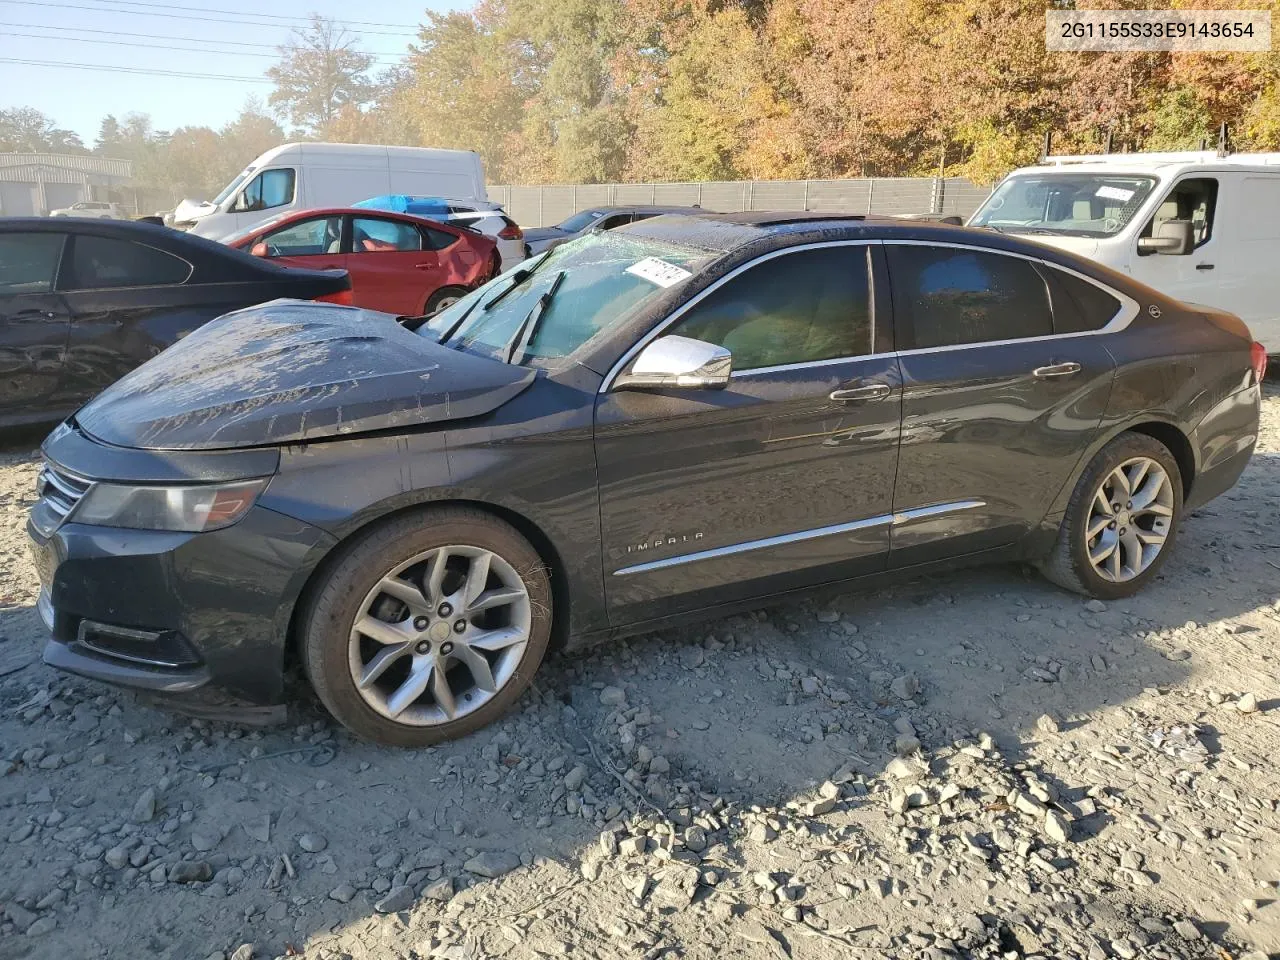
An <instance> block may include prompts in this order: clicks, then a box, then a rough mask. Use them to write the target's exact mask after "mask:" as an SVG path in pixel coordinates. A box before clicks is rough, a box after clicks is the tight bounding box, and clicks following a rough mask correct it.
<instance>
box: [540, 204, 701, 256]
mask: <svg viewBox="0 0 1280 960" xmlns="http://www.w3.org/2000/svg"><path fill="white" fill-rule="evenodd" d="M702 212H703V211H702V210H701V209H699V208H698V207H655V206H641V207H592V208H591V209H590V210H581V211H579V212H578V213H575V214H574V215H573V216H572V217H569V218H568V219H567V220H563V221H561V222H560V223H557V224H556V225H555V226H554V227H537V228H535V229H533V230H526V231H525V232H524V241H525V247H526V248H527V250H528V252H529V256H533V255H534V254H535V253H543V252H545V251H547V250H550V249H552V248H553V247H558V246H559V245H560V244H562V243H565V242H566V241H568V240H572V239H573V238H574V237H580V236H582V234H584V233H590V232H591V231H592V230H614V229H616V228H618V227H625V226H626V225H627V224H629V223H636V222H637V221H640V220H648V219H649V218H650V217H657V216H661V215H663V214H693V215H697V214H700V213H702Z"/></svg>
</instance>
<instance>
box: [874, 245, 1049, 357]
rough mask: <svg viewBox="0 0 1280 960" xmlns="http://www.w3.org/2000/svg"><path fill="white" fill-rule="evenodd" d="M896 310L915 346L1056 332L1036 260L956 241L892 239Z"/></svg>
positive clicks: (902, 332)
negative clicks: (935, 243) (955, 244)
mask: <svg viewBox="0 0 1280 960" xmlns="http://www.w3.org/2000/svg"><path fill="white" fill-rule="evenodd" d="M886 252H887V253H888V257H889V273H890V276H891V278H892V280H893V312H894V318H895V320H896V321H897V324H898V330H899V339H900V341H902V342H905V343H906V344H907V346H908V347H909V348H923V347H950V346H959V345H962V344H969V343H984V342H988V341H993V340H1021V339H1025V338H1027V337H1043V336H1048V335H1050V334H1052V333H1053V319H1052V314H1051V313H1050V310H1049V296H1048V292H1047V290H1046V288H1045V282H1044V280H1043V279H1041V277H1040V274H1039V273H1037V272H1036V269H1035V267H1033V266H1032V265H1031V263H1030V261H1027V260H1022V259H1019V258H1017V257H1008V256H1002V255H1000V254H995V253H980V252H977V251H974V250H966V249H961V248H956V247H934V246H927V245H925V246H914V245H903V244H888V245H887V246H886Z"/></svg>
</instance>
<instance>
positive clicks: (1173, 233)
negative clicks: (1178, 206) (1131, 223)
mask: <svg viewBox="0 0 1280 960" xmlns="http://www.w3.org/2000/svg"><path fill="white" fill-rule="evenodd" d="M1195 245H1196V229H1195V225H1194V224H1193V223H1192V222H1191V221H1190V220H1166V221H1165V222H1164V223H1162V224H1160V226H1158V227H1156V231H1155V234H1154V235H1153V236H1150V237H1141V238H1139V240H1138V252H1139V253H1162V254H1164V255H1165V256H1171V257H1185V256H1186V255H1187V254H1189V253H1190V252H1191V251H1192V249H1193V248H1194V247H1195Z"/></svg>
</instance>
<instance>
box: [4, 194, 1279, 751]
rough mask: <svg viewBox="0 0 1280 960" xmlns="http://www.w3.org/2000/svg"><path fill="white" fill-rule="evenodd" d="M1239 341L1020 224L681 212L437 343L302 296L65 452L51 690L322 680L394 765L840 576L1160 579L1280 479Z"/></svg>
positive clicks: (49, 523)
mask: <svg viewBox="0 0 1280 960" xmlns="http://www.w3.org/2000/svg"><path fill="white" fill-rule="evenodd" d="M1265 366H1266V355H1265V353H1263V352H1262V349H1261V347H1260V346H1259V345H1258V344H1257V343H1254V342H1253V341H1252V338H1251V337H1250V335H1249V331H1248V330H1247V329H1246V328H1245V326H1244V324H1243V323H1241V322H1240V320H1238V319H1237V318H1236V317H1234V316H1231V315H1230V314H1226V313H1222V312H1219V311H1214V310H1210V309H1208V308H1204V307H1198V306H1191V305H1187V304H1182V303H1179V302H1177V301H1176V300H1172V299H1171V298H1169V297H1166V296H1163V295H1161V294H1159V293H1157V292H1156V291H1154V290H1151V289H1150V288H1148V287H1145V286H1143V285H1141V284H1138V283H1135V282H1134V281H1132V280H1131V279H1129V278H1128V277H1126V276H1123V275H1121V274H1119V273H1115V272H1113V271H1110V270H1108V269H1106V268H1104V267H1101V266H1098V265H1097V264H1094V263H1091V262H1089V261H1086V260H1083V259H1079V258H1076V257H1074V256H1071V255H1069V254H1066V253H1064V252H1062V251H1059V250H1054V249H1051V248H1049V247H1044V246H1040V245H1038V244H1035V243H1032V242H1029V241H1027V240H1022V239H1018V238H1016V237H1011V236H1005V235H1001V234H998V233H993V232H990V231H980V230H966V229H964V228H960V227H949V226H945V225H939V224H931V223H923V222H919V223H912V222H907V221H901V220H871V219H867V220H863V219H859V218H848V217H845V218H823V217H817V216H802V215H787V214H775V215H768V214H752V215H740V216H716V215H711V214H707V215H703V216H698V217H658V218H655V219H651V220H648V221H646V222H644V223H638V224H633V225H631V226H628V227H624V228H622V229H620V230H616V231H612V232H610V233H593V234H589V235H587V236H584V237H581V238H579V239H577V240H574V241H572V242H570V243H567V244H565V245H563V246H561V247H558V248H556V249H555V250H552V251H550V252H549V253H546V254H543V255H542V256H540V257H539V258H537V259H536V260H533V261H530V262H527V263H526V264H523V265H522V266H521V267H520V268H518V269H516V270H513V271H511V272H509V273H506V274H504V275H502V276H501V277H498V278H497V279H495V280H493V281H492V282H491V283H489V284H488V285H486V286H485V287H482V288H481V289H479V290H478V291H475V292H473V293H471V294H469V295H468V296H466V297H464V298H463V299H462V300H460V301H458V302H457V303H456V304H454V305H453V306H451V307H449V308H447V309H445V310H444V311H442V312H441V313H439V314H436V315H435V316H434V317H433V318H431V320H430V321H429V322H428V323H427V324H426V325H425V326H423V327H421V328H420V329H418V330H417V331H410V330H408V329H406V328H405V327H404V326H401V325H399V324H397V323H396V322H395V321H394V320H393V319H391V318H389V317H385V316H382V315H377V314H369V313H366V312H364V311H360V310H356V309H351V308H343V307H336V306H325V305H318V304H302V303H276V304H268V305H265V306H263V307H260V308H257V309H253V310H246V311H241V312H239V313H236V314H233V315H230V316H228V317H224V318H222V319H221V320H217V321H215V322H214V323H212V324H209V325H207V326H205V327H203V328H201V329H200V330H198V331H196V332H195V333H193V334H191V335H190V336H189V337H187V338H186V339H184V340H182V341H180V342H179V343H178V344H177V345H176V346H174V347H171V348H170V349H169V350H167V351H166V352H165V353H163V354H161V355H160V356H159V357H157V358H156V359H154V360H152V361H150V362H149V363H147V364H145V365H144V366H143V367H141V368H140V369H138V370H136V371H134V372H133V373H132V374H130V375H128V376H127V377H125V378H124V379H123V380H122V381H120V382H119V383H117V384H116V385H115V386H113V387H111V388H109V389H108V390H107V391H106V392H105V393H103V394H102V395H101V396H100V397H98V398H97V399H96V400H95V401H93V402H92V403H90V404H89V405H88V406H86V407H85V408H83V409H82V410H81V411H79V412H78V413H77V414H76V415H75V416H74V417H73V418H71V419H70V420H68V421H67V422H66V423H65V424H63V425H62V426H61V427H59V428H58V430H57V431H56V432H55V433H54V434H53V435H52V436H50V437H49V439H48V440H47V441H46V443H45V446H44V455H45V459H46V463H45V466H44V469H43V471H42V473H41V475H40V494H41V498H40V500H39V502H38V503H37V504H36V505H35V506H34V507H33V508H32V511H31V518H30V523H29V527H28V530H29V533H30V536H31V540H32V543H33V545H34V556H35V560H36V565H37V568H38V570H39V573H40V577H41V581H42V583H43V591H42V593H41V595H40V601H39V609H40V612H41V614H42V616H43V617H44V618H45V622H46V623H47V624H48V626H49V629H50V631H51V633H52V639H51V641H50V642H49V644H48V645H47V646H46V648H45V653H44V657H45V660H46V662H48V663H50V664H53V665H54V666H56V667H60V668H62V669H65V670H69V671H71V672H74V673H78V674H82V675H85V676H90V677H97V678H99V679H102V680H107V681H112V682H116V683H122V684H129V685H133V686H138V687H146V688H150V689H153V690H160V691H167V692H168V693H170V694H172V695H174V696H180V697H187V698H193V697H197V696H199V695H200V693H201V692H202V691H204V690H209V689H215V688H220V689H221V690H223V691H229V692H230V693H232V694H235V695H237V696H239V697H241V698H244V699H247V700H251V701H257V702H266V701H272V700H275V699H277V698H279V697H280V696H281V694H282V689H283V684H282V677H283V675H284V666H285V663H286V660H287V659H289V658H290V657H291V656H296V657H298V658H299V659H300V660H301V662H302V664H303V666H304V668H305V671H306V674H307V676H308V677H309V678H310V681H311V683H312V685H313V686H314V688H315V690H316V691H317V693H318V694H319V697H320V699H321V700H322V701H323V702H324V704H325V705H326V706H327V707H328V708H329V709H330V710H331V711H332V712H333V714H334V715H335V716H336V717H337V718H338V719H339V720H341V721H342V722H343V723H344V724H346V725H347V726H348V727H349V728H350V729H352V730H354V731H355V732H357V733H358V734H360V735H361V736H364V737H368V738H370V739H373V740H378V741H381V742H384V743H389V744H399V745H403V746H412V745H422V744H427V743H432V742H435V741H438V740H441V739H444V738H447V737H453V736H458V735H460V734H463V733H466V732H468V731H471V730H475V729H476V728H478V727H480V726H482V725H484V724H487V723H489V722H490V721H492V720H494V719H495V718H496V717H498V716H499V715H500V714H501V713H502V712H503V711H504V710H506V709H507V708H508V707H509V706H510V705H511V704H512V703H513V702H514V701H515V700H516V698H517V697H519V696H520V694H521V692H522V691H523V690H525V689H526V688H527V687H528V685H529V684H530V683H531V682H532V679H533V676H534V673H535V672H536V671H537V669H538V666H539V664H540V663H541V662H542V659H543V657H544V655H545V654H546V652H547V650H548V649H552V648H555V647H559V646H562V645H566V644H585V643H590V642H592V641H607V640H609V639H611V638H613V637H616V636H618V635H620V634H623V633H631V632H638V631H647V630H653V629H655V628H657V627H661V626H663V625H667V624H675V623H683V622H685V621H687V620H689V619H690V618H693V617H698V616H709V615H710V616H718V615H722V614H724V613H726V612H729V611H732V610H735V609H739V608H742V607H745V606H749V605H751V604H759V603H762V602H765V601H767V600H768V599H769V598H774V597H778V596H780V595H782V594H785V593H788V592H790V591H795V590H801V589H805V588H810V587H814V586H818V585H830V584H836V583H841V582H845V581H849V582H863V581H865V580H867V579H868V578H881V577H892V578H906V577H912V576H916V575H918V574H920V573H923V572H926V571H937V570H939V569H941V568H945V567H951V566H956V565H961V564H971V563H979V562H990V561H1009V560H1026V561H1030V562H1032V563H1035V564H1037V565H1038V566H1039V567H1040V569H1041V570H1043V571H1044V574H1045V576H1047V577H1048V578H1049V579H1050V580H1052V581H1053V582H1054V583H1057V584H1060V585H1061V586H1063V587H1065V588H1067V589H1069V590H1073V591H1076V592H1078V593H1081V594H1085V595H1088V596H1094V597H1101V598H1107V599H1114V598H1119V597H1124V596H1128V595H1129V594H1131V593H1133V592H1134V591H1136V590H1138V589H1140V588H1142V587H1143V586H1145V585H1146V584H1148V583H1150V582H1151V581H1152V579H1153V578H1155V577H1157V576H1159V575H1160V571H1161V568H1162V564H1163V563H1164V562H1165V560H1166V559H1167V558H1168V556H1169V553H1170V551H1171V550H1172V548H1173V543H1174V540H1175V538H1176V537H1177V535H1178V528H1179V525H1180V524H1181V523H1182V522H1183V519H1184V516H1185V515H1186V513H1187V511H1189V510H1191V509H1194V508H1195V507H1197V506H1199V505H1201V504H1203V503H1206V502H1207V501H1209V500H1211V499H1213V498H1214V497H1217V496H1218V495H1220V494H1221V493H1222V492H1223V491H1225V490H1227V489H1228V488H1230V487H1231V486H1232V485H1233V484H1234V483H1235V482H1236V480H1237V478H1238V477H1239V476H1240V474H1241V471H1243V470H1244V468H1245V466H1246V464H1247V463H1248V462H1249V458H1250V455H1251V454H1252V452H1253V448H1254V441H1255V438H1256V435H1257V431H1258V416H1259V404H1260V383H1261V380H1262V377H1263V373H1264V370H1265Z"/></svg>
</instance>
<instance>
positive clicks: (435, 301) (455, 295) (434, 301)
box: [422, 287, 467, 317]
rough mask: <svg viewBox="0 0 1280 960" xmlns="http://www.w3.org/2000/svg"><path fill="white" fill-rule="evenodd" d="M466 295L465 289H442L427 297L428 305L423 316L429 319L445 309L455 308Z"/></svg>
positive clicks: (423, 310)
mask: <svg viewBox="0 0 1280 960" xmlns="http://www.w3.org/2000/svg"><path fill="white" fill-rule="evenodd" d="M466 295H467V291H466V289H465V288H464V287H441V288H440V289H439V290H437V291H436V292H435V293H433V294H432V295H431V296H429V297H427V303H426V305H425V306H424V307H423V308H422V315H423V316H424V317H429V316H431V315H432V314H433V313H439V312H440V311H441V310H443V309H444V308H445V307H451V306H453V305H454V304H455V303H457V302H458V301H459V300H461V299H462V298H463V297H465V296H466Z"/></svg>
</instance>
